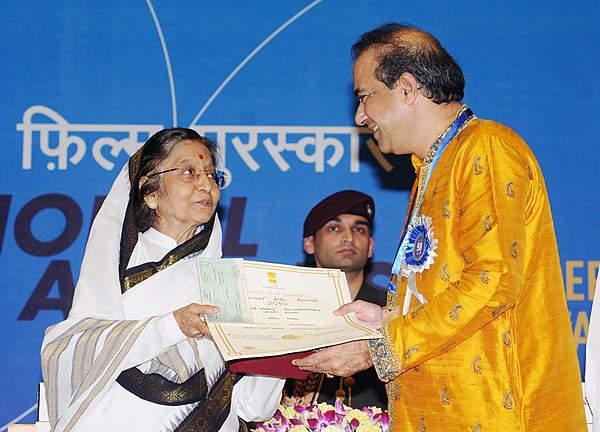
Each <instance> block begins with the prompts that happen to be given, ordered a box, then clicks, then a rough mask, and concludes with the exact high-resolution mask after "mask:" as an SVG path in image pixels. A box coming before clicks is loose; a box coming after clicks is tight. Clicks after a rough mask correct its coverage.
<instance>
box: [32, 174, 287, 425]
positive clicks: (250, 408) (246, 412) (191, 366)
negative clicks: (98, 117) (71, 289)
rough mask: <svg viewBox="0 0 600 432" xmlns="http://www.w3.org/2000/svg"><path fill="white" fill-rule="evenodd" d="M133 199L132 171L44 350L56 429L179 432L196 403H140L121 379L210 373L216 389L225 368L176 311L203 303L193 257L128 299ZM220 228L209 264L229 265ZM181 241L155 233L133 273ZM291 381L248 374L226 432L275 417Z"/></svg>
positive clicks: (96, 227)
mask: <svg viewBox="0 0 600 432" xmlns="http://www.w3.org/2000/svg"><path fill="white" fill-rule="evenodd" d="M128 199H129V177H128V168H127V166H126V167H125V168H124V169H123V170H122V171H121V173H120V174H119V176H118V177H117V180H116V181H115V183H114V185H113V187H112V189H111V191H110V193H109V195H108V196H107V197H106V200H105V202H104V204H103V206H102V208H101V209H100V211H99V212H98V215H97V216H96V219H95V220H94V224H93V226H92V230H91V233H90V238H89V240H88V244H87V246H86V251H85V256H84V259H83V263H82V267H81V275H80V278H79V280H78V283H77V288H76V290H75V296H74V299H73V307H72V309H71V311H70V313H69V317H68V318H67V319H66V320H65V321H63V322H61V323H58V324H56V325H54V326H52V327H50V328H49V329H48V330H47V332H46V335H45V338H44V341H43V344H42V374H43V377H44V382H45V385H46V399H47V401H48V412H49V416H50V422H51V425H52V427H53V430H54V431H76V430H81V431H86V432H91V431H133V430H135V431H165V432H166V431H172V430H174V429H175V428H176V427H177V426H178V425H179V424H180V423H181V421H182V419H184V418H185V417H186V416H187V415H188V414H189V412H190V411H192V410H193V409H194V408H195V406H196V405H197V403H190V404H187V405H178V406H169V405H159V404H155V403H153V402H149V401H146V400H144V399H141V398H139V397H137V396H135V395H134V394H132V393H130V392H129V391H127V390H125V389H124V388H123V387H121V386H120V385H119V384H118V383H117V382H116V381H115V380H116V379H117V377H118V376H119V375H120V374H121V372H122V371H124V370H126V369H129V368H132V367H138V369H140V370H141V371H142V372H144V373H158V374H160V375H162V376H164V377H165V378H168V379H169V380H171V381H173V382H177V383H180V382H183V381H185V380H187V379H188V378H189V377H190V376H192V375H194V374H195V373H196V372H198V371H199V370H200V369H201V368H204V372H205V376H206V381H207V384H208V389H211V387H212V386H213V384H214V383H215V381H216V380H217V378H219V376H220V375H221V373H222V372H223V370H224V369H225V363H224V361H223V359H222V357H221V355H220V354H219V352H218V350H217V348H216V346H215V345H214V343H213V342H212V341H211V340H209V339H207V338H203V339H199V340H196V339H188V338H186V336H184V335H183V333H182V332H181V330H180V329H179V327H178V325H177V323H176V321H175V318H174V316H173V311H174V310H176V309H178V308H180V307H182V306H185V305H187V304H189V303H192V302H196V303H199V302H200V294H199V289H198V282H197V274H196V269H195V265H194V260H193V259H191V258H192V257H193V256H189V257H186V258H183V259H181V260H179V261H178V262H176V263H175V264H172V265H170V266H169V267H167V268H166V269H164V270H162V271H159V272H158V273H156V274H154V275H153V276H151V277H150V278H148V279H146V280H144V281H143V282H140V283H138V284H137V285H135V286H134V287H132V288H131V289H129V290H127V291H126V292H125V293H124V294H121V286H120V282H119V270H118V264H119V248H120V238H121V228H122V223H123V219H124V217H125V210H126V207H127V203H128ZM221 238H222V233H221V226H220V223H219V221H218V218H217V219H216V220H215V223H214V226H213V230H212V234H211V237H210V240H209V242H208V245H207V247H206V248H205V249H204V250H203V251H202V252H201V253H200V255H201V256H205V257H220V256H221V255H222V252H221ZM175 246H176V243H175V241H174V240H173V239H171V238H169V237H167V236H165V235H163V234H161V233H159V232H158V231H155V230H153V229H151V230H149V231H147V232H145V233H144V234H140V235H139V237H138V242H137V244H136V246H135V249H134V251H133V254H132V256H131V258H130V260H129V267H133V266H136V265H139V264H142V263H145V262H148V261H158V260H160V259H161V258H162V257H163V256H164V255H165V254H166V253H167V252H169V251H170V250H171V249H173V248H174V247H175ZM283 383H284V380H283V379H278V378H270V377H264V376H252V375H247V376H244V377H242V378H241V379H240V380H239V381H238V382H236V384H235V385H234V387H233V391H232V394H231V407H230V411H229V415H228V416H227V418H226V420H225V422H224V423H223V425H222V426H221V428H220V430H222V431H237V430H238V427H239V424H238V416H239V417H240V418H242V419H244V420H245V421H260V420H264V419H267V418H270V417H271V416H272V415H273V413H274V412H275V409H276V408H277V405H278V404H279V401H280V399H281V389H282V387H283Z"/></svg>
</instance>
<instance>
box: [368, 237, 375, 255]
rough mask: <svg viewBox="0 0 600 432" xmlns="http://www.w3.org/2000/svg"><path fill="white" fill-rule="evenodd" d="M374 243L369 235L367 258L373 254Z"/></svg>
mask: <svg viewBox="0 0 600 432" xmlns="http://www.w3.org/2000/svg"><path fill="white" fill-rule="evenodd" d="M374 245H375V241H374V240H373V237H369V252H368V254H367V258H371V257H372V256H373V246H374Z"/></svg>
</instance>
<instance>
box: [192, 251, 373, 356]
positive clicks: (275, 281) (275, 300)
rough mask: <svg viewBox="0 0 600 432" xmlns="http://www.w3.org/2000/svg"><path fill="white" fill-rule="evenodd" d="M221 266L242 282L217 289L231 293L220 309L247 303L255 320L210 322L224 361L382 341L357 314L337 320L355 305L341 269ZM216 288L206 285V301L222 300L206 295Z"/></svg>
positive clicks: (235, 260)
mask: <svg viewBox="0 0 600 432" xmlns="http://www.w3.org/2000/svg"><path fill="white" fill-rule="evenodd" d="M199 261H200V260H199ZM218 261H219V264H218V265H219V268H220V269H222V270H221V271H224V272H225V271H226V272H227V273H228V274H230V273H229V270H224V269H225V268H226V267H227V265H230V266H231V267H232V268H237V269H238V271H235V270H233V274H237V275H238V277H237V279H236V282H237V284H236V285H237V286H235V287H234V286H231V282H230V283H229V285H228V286H227V287H223V285H222V283H221V285H220V286H218V287H217V288H218V289H219V290H221V291H223V290H226V291H228V293H229V294H228V295H227V296H223V294H222V293H221V295H220V297H221V298H225V299H226V300H225V303H222V304H217V306H219V307H221V308H223V307H226V308H234V309H235V308H239V305H235V306H234V305H232V303H233V302H238V301H240V299H243V301H246V300H247V303H248V306H249V308H250V312H251V317H252V319H251V320H252V321H253V323H249V322H248V321H249V320H248V319H245V320H243V321H245V322H240V321H239V320H238V321H237V322H235V320H234V322H230V321H228V320H227V319H221V320H218V319H214V318H213V319H208V325H209V327H210V330H211V333H212V337H213V339H214V341H215V343H216V344H217V347H218V348H219V350H220V352H221V354H222V355H223V358H224V359H225V360H235V359H242V358H251V357H266V356H274V355H281V354H288V353H294V352H300V351H306V350H312V349H317V348H322V347H326V346H330V345H337V344H340V343H344V342H350V341H353V340H360V339H375V338H380V337H381V334H380V333H379V331H377V330H376V329H373V328H370V327H368V326H367V325H365V324H363V323H362V322H361V321H359V320H358V319H357V318H356V317H355V316H354V315H353V314H347V315H344V316H341V317H338V316H334V315H333V311H334V310H335V309H338V308H339V307H340V306H342V305H343V304H345V303H350V302H351V301H352V300H351V298H350V291H349V290H348V284H347V282H346V275H345V274H344V273H343V272H342V271H340V270H337V269H323V268H309V267H298V266H290V265H283V264H272V263H266V262H258V261H247V260H243V259H241V258H226V259H220V260H218ZM203 262H205V261H203ZM226 263H229V264H226ZM239 269H242V271H240V270H239ZM215 279H217V280H220V281H221V282H222V281H223V280H225V279H228V280H230V281H231V279H232V278H230V277H229V278H226V277H218V276H217V277H216V278H215ZM201 285H202V281H201ZM211 289H212V288H211V287H208V286H206V283H204V286H201V291H202V292H203V302H204V301H205V300H204V299H205V298H206V299H207V300H208V298H212V299H216V298H218V297H219V295H216V294H214V293H213V294H212V297H211V296H210V295H209V296H208V297H207V296H206V295H205V293H206V292H210V291H211ZM243 301H242V302H243ZM227 302H229V304H227ZM207 303H209V302H208V301H207ZM212 304H214V303H212ZM242 309H243V308H242ZM225 315H227V314H225Z"/></svg>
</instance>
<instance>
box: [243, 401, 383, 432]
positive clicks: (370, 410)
mask: <svg viewBox="0 0 600 432" xmlns="http://www.w3.org/2000/svg"><path fill="white" fill-rule="evenodd" d="M388 428H389V423H388V415H387V412H386V411H382V410H381V409H379V408H377V407H365V408H363V409H361V410H359V409H353V408H351V407H348V406H346V405H344V404H342V403H341V402H340V401H339V399H338V400H336V402H335V406H332V405H330V404H327V403H320V404H318V405H311V406H309V407H303V406H295V407H287V408H286V407H284V406H283V405H279V408H278V409H277V411H276V412H275V415H274V416H273V418H272V419H271V420H269V421H267V422H265V423H262V424H260V425H258V426H256V429H253V430H254V431H256V432H324V431H327V432H381V431H383V432H386V431H388Z"/></svg>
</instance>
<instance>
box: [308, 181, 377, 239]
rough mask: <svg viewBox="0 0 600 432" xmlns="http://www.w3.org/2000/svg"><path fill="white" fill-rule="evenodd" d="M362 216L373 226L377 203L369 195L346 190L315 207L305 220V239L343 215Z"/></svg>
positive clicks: (330, 196)
mask: <svg viewBox="0 0 600 432" xmlns="http://www.w3.org/2000/svg"><path fill="white" fill-rule="evenodd" d="M344 213H347V214H353V215H357V216H362V217H364V218H365V219H367V221H368V222H369V227H372V226H373V218H374V217H375V203H374V202H373V198H371V197H370V196H369V195H367V194H364V193H362V192H358V191H355V190H345V191H341V192H336V193H334V194H333V195H329V196H328V197H327V198H325V199H324V200H323V201H321V202H320V203H319V204H317V205H316V206H314V207H313V209H312V210H311V211H310V212H309V213H308V216H306V219H305V220H304V237H310V236H311V235H313V234H314V233H316V232H317V231H319V229H321V227H322V226H323V225H325V224H326V223H327V222H329V221H330V220H332V219H335V218H336V217H338V216H339V215H341V214H344Z"/></svg>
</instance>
